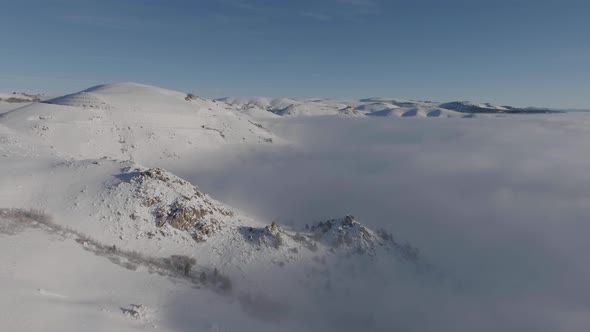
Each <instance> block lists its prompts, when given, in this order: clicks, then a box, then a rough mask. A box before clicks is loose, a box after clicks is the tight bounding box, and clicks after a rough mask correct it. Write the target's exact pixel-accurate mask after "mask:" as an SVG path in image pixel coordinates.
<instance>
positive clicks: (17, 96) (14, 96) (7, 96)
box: [0, 92, 43, 103]
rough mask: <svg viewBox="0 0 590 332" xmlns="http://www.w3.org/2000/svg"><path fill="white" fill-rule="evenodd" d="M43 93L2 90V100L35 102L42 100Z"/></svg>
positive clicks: (0, 96)
mask: <svg viewBox="0 0 590 332" xmlns="http://www.w3.org/2000/svg"><path fill="white" fill-rule="evenodd" d="M42 97H43V96H42V95H33V94H28V93H23V92H20V93H19V92H12V93H2V92H0V102H5V103H35V102H39V101H41V98H42Z"/></svg>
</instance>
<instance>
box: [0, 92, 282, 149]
mask: <svg viewBox="0 0 590 332" xmlns="http://www.w3.org/2000/svg"><path fill="white" fill-rule="evenodd" d="M187 99H188V98H187V94H183V93H180V92H176V91H170V90H165V89H160V88H156V87H151V86H146V85H141V84H136V83H118V84H109V85H104V86H98V87H94V88H90V89H88V90H85V91H82V92H79V93H76V94H72V95H67V96H64V97H59V98H55V99H52V100H49V101H47V102H46V103H36V104H31V105H28V106H25V107H21V108H19V109H16V110H13V111H11V112H7V113H4V114H3V115H2V116H1V117H0V124H3V125H5V126H7V127H10V128H13V129H15V130H18V131H19V132H21V133H23V134H26V135H29V136H31V137H36V138H37V141H38V143H39V144H44V145H47V146H52V147H53V148H54V149H55V150H56V151H59V152H62V153H64V154H66V155H71V156H75V157H76V158H101V157H103V156H106V157H110V158H116V159H133V160H138V161H145V160H159V159H166V158H179V157H180V156H182V155H183V154H186V153H192V152H193V151H195V150H202V149H215V148H219V147H220V146H223V145H226V144H244V143H263V144H268V143H272V142H273V141H276V140H277V138H276V137H275V136H274V135H273V134H272V133H270V132H269V131H268V130H267V129H265V128H264V127H262V126H261V125H259V124H257V123H255V122H254V121H252V120H250V117H249V116H247V115H244V114H241V113H237V112H235V111H233V110H231V109H228V108H227V107H226V105H224V104H222V103H219V102H216V101H212V100H206V99H201V98H193V99H188V100H187Z"/></svg>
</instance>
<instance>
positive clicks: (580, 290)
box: [165, 114, 590, 332]
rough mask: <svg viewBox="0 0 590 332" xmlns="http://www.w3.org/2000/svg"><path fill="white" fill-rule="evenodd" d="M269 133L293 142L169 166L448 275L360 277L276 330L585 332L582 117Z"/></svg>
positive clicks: (324, 122)
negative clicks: (330, 223) (393, 247)
mask: <svg viewBox="0 0 590 332" xmlns="http://www.w3.org/2000/svg"><path fill="white" fill-rule="evenodd" d="M268 125H269V126H271V127H272V128H273V130H274V131H275V132H276V133H278V134H279V135H281V136H283V137H287V138H289V139H291V140H293V141H294V142H297V143H296V144H293V145H291V146H288V147H275V148H272V147H266V148H260V149H257V150H254V151H251V150H249V151H239V150H238V151H237V152H236V151H232V152H231V153H229V152H228V153H227V154H225V155H219V154H211V155H206V156H204V157H203V156H199V157H198V159H195V160H194V161H191V162H187V163H184V165H185V166H182V167H181V168H179V167H178V166H177V165H165V167H167V168H168V169H169V170H170V171H172V172H173V173H175V174H177V175H179V176H181V177H184V178H186V179H188V180H190V181H191V182H192V183H194V184H196V185H198V186H200V187H201V188H202V189H203V190H204V191H206V192H208V193H210V194H211V195H212V196H213V197H214V198H216V199H219V200H221V201H224V202H226V203H228V204H230V205H233V206H235V207H237V208H241V209H242V210H244V211H246V212H248V213H250V214H253V215H257V216H260V217H263V218H266V219H268V220H271V219H278V220H279V221H280V222H281V223H283V224H291V225H299V226H300V225H303V224H305V223H307V222H312V221H318V220H323V219H329V218H335V217H341V216H344V215H346V214H353V215H355V216H356V217H357V218H358V220H359V221H361V222H363V223H365V224H367V225H368V226H371V227H383V228H386V229H388V230H390V231H392V232H393V233H394V235H395V236H396V237H397V238H398V239H401V240H404V241H408V242H410V243H412V244H413V245H414V246H416V247H418V248H420V249H421V251H422V252H423V254H424V255H425V256H426V257H427V258H428V260H429V261H431V262H432V263H433V264H435V265H436V266H437V267H439V268H440V269H441V270H442V271H444V275H445V277H444V278H430V277H428V276H423V275H421V276H417V275H416V276H413V275H412V274H411V273H407V272H403V271H400V270H403V269H406V267H404V266H403V265H398V266H394V267H391V270H393V271H389V270H390V269H389V267H380V268H375V269H374V271H373V270H372V269H369V270H370V271H371V272H370V273H366V274H362V273H360V274H358V275H356V276H355V277H354V278H350V281H347V282H346V284H347V285H348V286H347V288H346V290H343V289H340V290H338V289H337V290H336V291H332V292H326V293H323V292H311V291H310V292H309V293H310V294H307V295H306V296H301V295H298V296H297V297H296V298H298V299H299V300H296V301H295V300H293V303H292V304H291V306H292V307H294V308H293V310H292V312H291V314H290V316H288V318H285V319H284V320H283V321H282V322H281V323H280V324H283V326H284V327H285V328H286V326H294V328H293V329H294V330H298V329H297V327H300V328H301V329H303V330H304V329H309V330H318V329H323V330H334V331H336V330H337V331H360V330H377V331H394V330H395V331H551V332H553V331H558V330H559V331H586V330H589V329H590V316H589V315H588V312H589V311H590V290H589V288H588V287H587V285H588V284H589V281H590V280H589V279H590V278H589V277H590V270H589V267H590V255H587V253H589V252H590V241H588V238H589V236H590V222H589V211H590V205H589V202H590V177H589V176H588V173H589V170H590V157H589V153H590V126H589V125H590V116H588V115H585V114H564V115H554V116H530V117H519V116H509V117H503V118H492V119H480V118H476V119H334V118H329V119H328V118H326V119H318V118H313V119H309V118H304V119H281V120H280V121H277V122H275V123H270V124H268ZM277 283H278V284H280V285H281V287H276V288H277V289H283V288H284V287H286V288H289V282H288V281H282V282H277ZM272 292H273V288H272V287H269V293H272ZM287 294H288V292H287ZM285 298H289V296H288V295H286V296H285ZM294 298H295V297H294ZM302 317H307V318H308V320H302ZM347 319H348V320H347ZM362 322H364V323H362ZM361 326H365V327H366V328H364V329H363V328H362V327H361ZM301 329H300V330H301Z"/></svg>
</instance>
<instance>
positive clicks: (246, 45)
mask: <svg viewBox="0 0 590 332" xmlns="http://www.w3.org/2000/svg"><path fill="white" fill-rule="evenodd" d="M0 31H2V33H1V41H0V60H1V61H0V91H12V90H19V91H20V90H25V91H34V92H48V93H51V94H60V93H66V92H75V91H77V90H81V89H84V88H86V87H89V86H92V85H96V84H100V83H108V82H118V81H136V82H142V83H146V84H153V85H158V86H162V87H167V88H171V89H177V90H182V91H191V92H195V93H197V94H200V95H203V96H207V97H222V96H227V95H264V96H286V97H329V98H357V97H373V96H392V97H405V98H414V99H429V100H438V101H450V100H475V101H482V102H493V103H498V104H511V105H514V106H527V105H536V106H552V107H571V108H590V1H582V0H580V1H578V0H560V1H558V0H512V1H508V0H495V1H494V0H194V1H189V0H0Z"/></svg>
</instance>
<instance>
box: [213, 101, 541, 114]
mask: <svg viewBox="0 0 590 332" xmlns="http://www.w3.org/2000/svg"><path fill="white" fill-rule="evenodd" d="M219 100H220V101H223V102H225V103H228V104H230V105H232V106H234V107H235V108H236V109H238V110H241V111H244V112H247V113H250V114H253V113H256V114H262V113H263V112H268V113H270V114H273V115H279V116H314V115H315V116H326V115H345V116H365V115H367V116H382V117H445V118H449V117H465V116H466V115H468V117H471V116H472V115H473V114H502V113H527V112H528V113H550V112H553V111H551V110H546V109H535V108H527V109H523V108H516V107H510V106H497V105H492V104H490V103H473V102H469V101H456V102H449V103H438V102H432V101H416V100H408V99H399V98H366V99H359V100H351V101H336V100H330V99H318V98H315V99H303V100H297V99H288V98H278V99H272V98H265V97H241V98H231V97H227V98H222V99H219Z"/></svg>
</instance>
